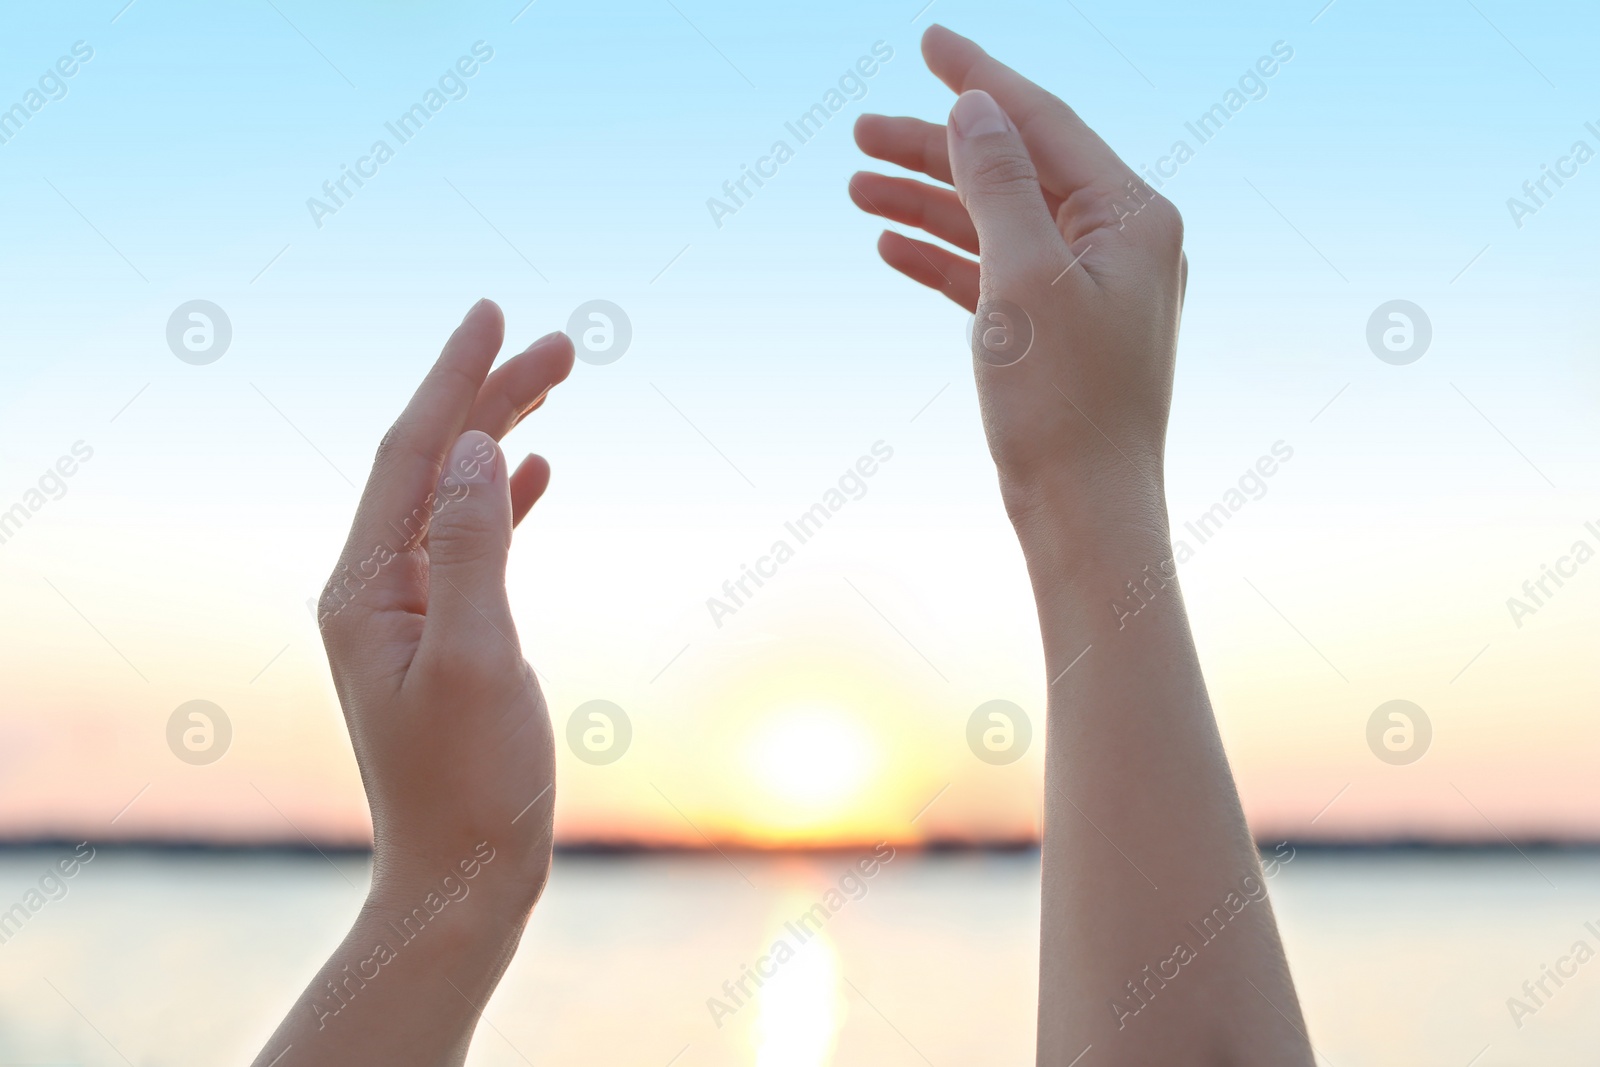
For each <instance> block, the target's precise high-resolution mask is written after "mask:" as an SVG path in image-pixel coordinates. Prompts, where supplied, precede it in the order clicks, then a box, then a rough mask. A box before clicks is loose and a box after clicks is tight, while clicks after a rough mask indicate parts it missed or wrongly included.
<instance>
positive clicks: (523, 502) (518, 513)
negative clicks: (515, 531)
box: [511, 456, 550, 528]
mask: <svg viewBox="0 0 1600 1067" xmlns="http://www.w3.org/2000/svg"><path fill="white" fill-rule="evenodd" d="M549 486H550V464H549V463H548V462H547V461H546V460H545V458H544V457H543V456H528V457H527V458H525V459H524V460H523V461H522V462H521V463H520V464H518V465H517V469H516V470H515V471H513V472H512V474H511V525H512V527H513V528H515V527H517V526H519V525H521V523H522V520H523V519H525V518H527V517H528V512H530V511H532V510H533V505H535V504H537V503H538V502H539V498H540V497H542V496H544V491H545V490H546V489H547V488H549Z"/></svg>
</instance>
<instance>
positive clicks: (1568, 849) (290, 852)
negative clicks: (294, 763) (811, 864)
mask: <svg viewBox="0 0 1600 1067" xmlns="http://www.w3.org/2000/svg"><path fill="white" fill-rule="evenodd" d="M82 840H83V839H82V838H70V837H35V838H13V839H8V840H0V856H4V855H5V854H7V853H18V852H36V851H39V850H41V849H57V848H67V849H70V848H73V847H74V846H76V845H77V844H78V843H79V842H80V841H82ZM91 843H92V844H93V845H94V847H95V848H96V849H100V850H104V851H109V852H114V853H118V852H120V853H134V852H144V853H153V854H160V855H172V856H179V855H230V856H250V855H259V856H270V855H282V856H295V855H307V856H315V855H319V854H320V855H323V856H341V857H355V856H370V855H371V854H372V846H371V845H368V844H362V843H349V842H345V843H339V842H315V843H311V842H306V841H262V842H249V841H243V842H240V841H190V840H163V839H128V840H121V841H116V840H113V841H92V842H91ZM1285 843H1286V844H1288V845H1290V846H1292V847H1293V848H1294V849H1296V850H1297V851H1300V852H1307V853H1311V854H1322V855H1346V854H1348V855H1396V856H1397V855H1404V854H1410V853H1415V854H1432V855H1447V854H1463V855H1465V854H1483V855H1487V854H1494V853H1510V854H1515V853H1518V852H1524V851H1535V852H1538V853H1540V854H1542V855H1549V854H1551V853H1575V854H1582V853H1600V840H1594V841H1564V840H1556V839H1537V840H1524V841H1508V840H1506V839H1504V838H1499V839H1496V840H1493V841H1488V840H1485V841H1427V840H1417V839H1387V840H1386V839H1374V840H1370V841H1361V840H1345V841H1336V840H1308V841H1297V840H1294V839H1293V838H1290V839H1287V840H1286V841H1284V840H1279V841H1270V840H1265V839H1263V840H1260V841H1258V842H1257V847H1259V848H1262V849H1272V848H1274V847H1276V846H1278V845H1279V844H1285ZM872 844H873V843H865V842H860V843H844V844H838V845H826V846H822V845H818V846H807V847H757V846H751V845H743V844H732V843H721V844H719V845H718V846H716V848H715V849H713V848H708V847H705V846H699V847H695V846H689V845H671V844H668V845H651V844H644V843H637V842H608V841H587V842H585V841H575V842H567V843H564V844H557V845H556V847H555V851H556V855H558V856H574V857H576V856H590V857H602V858H604V857H618V858H621V857H636V856H637V857H647V856H662V857H667V856H715V855H717V854H718V853H719V852H720V853H723V854H734V855H740V856H755V857H762V856H771V857H774V858H777V857H783V856H832V855H841V854H851V855H853V854H855V853H856V852H859V851H860V850H861V849H863V848H871V847H872ZM893 844H894V846H895V848H897V849H899V850H901V851H902V852H906V853H910V854H920V855H926V856H951V855H963V854H980V855H1018V854H1023V853H1037V852H1038V851H1039V843H1038V842H1037V841H1034V840H1019V841H991V842H968V841H926V842H913V843H902V842H893Z"/></svg>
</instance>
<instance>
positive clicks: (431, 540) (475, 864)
mask: <svg viewBox="0 0 1600 1067" xmlns="http://www.w3.org/2000/svg"><path fill="white" fill-rule="evenodd" d="M504 334H505V321H504V318H503V317H502V315H501V313H500V309H499V308H498V307H496V306H495V305H494V304H493V303H491V302H489V301H487V300H484V301H481V302H479V303H478V304H477V305H475V306H474V307H473V308H472V310H470V311H469V312H468V313H467V316H466V318H465V319H464V320H463V321H462V323H461V325H460V326H459V327H457V329H456V331H455V333H454V334H453V335H452V336H451V338H450V340H449V341H448V342H447V343H446V344H445V347H444V352H443V354H441V355H440V357H439V360H438V362H437V363H436V364H435V365H434V367H433V369H432V370H431V371H430V372H429V374H428V376H427V378H426V379H425V380H424V381H423V383H422V385H421V386H420V387H419V388H418V390H417V392H416V395H415V396H413V397H412V399H411V402H410V404H409V405H408V406H407V407H406V409H405V411H404V413H402V414H401V416H400V418H399V420H398V421H397V422H396V423H395V424H394V427H393V428H392V429H391V430H390V431H389V433H388V435H387V436H386V437H385V438H384V440H383V443H382V445H381V446H380V447H379V449H378V455H377V458H376V460H375V461H374V463H373V468H372V475H371V478H370V479H369V480H368V482H367V487H366V491H365V493H364V494H363V496H362V499H361V503H360V506H359V507H358V509H357V511H356V518H355V523H354V525H353V526H352V528H351V531H350V538H349V540H348V542H347V543H346V545H345V549H344V552H343V554H342V555H341V557H340V561H339V565H338V567H337V568H336V569H335V571H334V574H333V577H332V578H330V579H329V582H328V585H327V588H326V590H325V591H324V593H323V596H322V600H321V603H320V605H319V622H320V624H321V628H322V634H323V642H324V644H325V645H326V646H327V650H328V660H329V663H330V664H331V666H332V668H333V678H334V684H335V686H336V687H337V689H338V693H339V701H340V703H341V705H342V706H343V708H344V713H345V721H346V723H347V724H348V726H349V729H350V739H351V743H352V744H353V745H354V747H355V753H356V761H357V763H358V764H359V766H360V768H361V779H362V782H363V784H364V785H365V787H366V792H367V799H368V802H369V804H370V806H371V809H372V822H373V836H374V848H373V881H372V888H371V891H370V893H369V895H368V898H367V901H366V904H365V906H364V907H363V908H362V911H361V915H360V917H359V918H358V919H357V921H356V924H355V927H354V928H353V929H352V930H351V933H350V935H349V937H347V938H346V940H345V942H344V943H343V944H342V945H341V946H340V947H339V949H338V950H337V951H336V952H335V953H334V955H333V957H332V958H331V959H330V960H329V961H328V963H327V964H326V965H325V966H324V968H323V970H322V972H321V973H320V974H319V975H318V976H317V977H316V978H315V979H313V981H312V983H311V986H310V987H309V988H308V989H307V990H306V992H305V993H304V994H303V995H302V997H301V999H300V1001H299V1002H298V1003H296V1004H295V1005H294V1007H293V1008H291V1009H290V1011H289V1013H288V1017H287V1018H286V1019H285V1021H284V1023H283V1025H282V1026H281V1027H280V1028H279V1030H278V1032H277V1033H276V1034H274V1035H273V1037H272V1039H271V1040H270V1041H269V1042H268V1044H267V1046H266V1048H265V1049H263V1051H262V1053H261V1056H260V1058H259V1059H258V1060H257V1063H258V1064H267V1063H272V1062H275V1057H277V1056H279V1055H281V1054H282V1053H283V1052H284V1049H285V1048H287V1047H288V1046H289V1045H291V1044H292V1045H293V1046H294V1051H293V1053H292V1057H293V1058H292V1061H291V1060H285V1063H288V1062H293V1063H296V1064H341V1065H344V1064H367V1063H371V1064H385V1065H393V1064H418V1065H421V1064H427V1065H429V1067H432V1065H435V1064H450V1063H460V1062H461V1060H462V1058H463V1057H464V1056H465V1054H466V1049H467V1044H468V1041H469V1040H470V1038H471V1034H472V1029H473V1026H474V1024H475V1023H476V1020H477V1015H478V1012H479V1011H480V1010H481V1008H482V1005H483V1003H484V1001H485V1000H487V998H488V996H489V993H490V992H492V991H493V989H494V987H495V985H496V984H497V983H498V981H499V978H500V975H501V973H502V972H503V971H504V969H505V966H506V964H507V963H508V962H509V961H510V959H511V955H512V953H513V952H514V951H515V948H516V945H517V940H518V938H519V937H520V936H521V933H522V928H523V926H524V924H525V923H526V921H527V917H528V915H529V913H530V912H531V910H532V908H533V905H534V903H535V902H536V901H537V899H538V897H539V894H540V893H541V891H542V890H543V888H544V885H545V881H546V879H547V877H548V874H549V869H550V855H551V821H552V812H553V801H554V784H555V746H554V741H553V735H552V732H551V726H550V718H549V714H548V713H547V711H546V708H545V702H544V697H543V696H542V695H541V693H540V692H539V686H538V683H537V681H536V680H535V677H534V674H533V671H532V670H531V669H530V668H529V666H528V664H527V662H526V661H525V660H524V659H523V656H522V651H521V649H520V647H519V645H518V642H517V632H516V627H515V625H514V624H513V622H512V619H511V609H510V605H509V604H508V602H507V599H506V589H505V568H506V559H507V554H508V551H509V549H510V545H511V531H512V527H513V526H514V525H515V524H516V523H517V522H519V521H520V520H521V519H522V518H523V517H524V516H525V515H526V514H527V513H528V511H529V509H531V508H532V507H533V505H534V503H535V502H536V501H537V500H538V499H539V497H540V495H541V494H542V493H543V492H544V490H545V487H546V486H547V485H548V484H549V480H550V468H549V465H548V464H547V463H545V461H544V460H543V459H541V458H539V457H537V456H529V457H528V458H527V459H525V460H524V461H523V462H522V463H521V464H520V465H519V466H518V467H517V469H516V471H515V472H511V471H509V470H508V469H507V465H506V462H505V457H504V455H503V454H502V453H501V451H500V448H499V446H498V445H497V444H496V441H497V440H498V439H499V438H501V437H503V436H505V434H506V433H507V432H509V431H510V430H511V428H512V427H514V426H515V425H517V423H518V422H520V421H521V420H522V419H523V418H524V417H525V416H526V415H527V414H528V413H529V412H530V411H532V410H533V409H535V408H537V407H538V406H539V405H540V404H541V403H542V402H543V401H544V398H545V395H546V394H547V393H548V392H549V390H550V389H551V388H552V387H554V386H555V385H556V384H558V383H559V382H561V381H562V379H564V378H565V377H566V376H567V374H568V373H569V372H570V371H571V369H572V360H573V349H572V343H571V341H570V340H568V339H567V338H566V337H565V336H564V335H562V334H551V335H550V336H548V337H545V338H542V339H540V340H538V341H536V342H534V343H533V344H532V345H531V346H529V347H528V349H527V350H526V351H524V352H522V353H521V354H519V355H517V356H515V357H513V358H511V359H510V360H508V361H506V363H505V364H503V365H502V366H501V367H500V368H498V369H497V370H495V371H494V373H492V374H491V373H490V372H489V368H490V366H491V365H492V364H493V363H494V360H495V356H496V354H497V353H498V352H499V351H500V345H501V341H502V339H503V338H504Z"/></svg>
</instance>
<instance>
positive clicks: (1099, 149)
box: [922, 25, 1133, 197]
mask: <svg viewBox="0 0 1600 1067" xmlns="http://www.w3.org/2000/svg"><path fill="white" fill-rule="evenodd" d="M922 55H923V58H924V59H925V60H926V61H927V64H928V69H929V70H931V71H932V72H933V73H934V75H935V76H936V77H937V78H938V79H939V80H940V81H942V82H944V83H945V84H946V85H948V86H949V87H950V88H951V89H953V90H954V91H955V92H957V93H965V92H968V91H969V90H972V89H982V90H983V91H985V92H987V93H988V94H989V95H990V96H992V97H994V99H995V100H996V101H997V102H998V103H999V104H1000V106H1001V107H1002V108H1004V109H1005V112H1006V114H1008V115H1010V116H1011V120H1012V122H1014V123H1015V124H1016V127H1017V129H1018V130H1019V131H1020V132H1021V134H1022V140H1023V141H1024V142H1025V143H1026V144H1027V146H1028V151H1029V152H1030V153H1031V154H1032V156H1033V159H1034V162H1035V163H1036V164H1037V166H1038V168H1039V173H1040V174H1041V176H1042V177H1043V179H1044V182H1045V184H1046V185H1047V186H1048V187H1049V188H1050V190H1051V191H1052V192H1055V193H1056V194H1058V195H1060V196H1063V197H1065V196H1067V195H1069V194H1070V193H1072V192H1073V191H1075V190H1077V189H1081V188H1084V187H1085V186H1088V185H1090V184H1092V183H1095V182H1097V181H1098V182H1100V183H1101V184H1106V183H1109V184H1110V185H1112V186H1113V187H1116V188H1120V187H1121V186H1122V184H1123V182H1124V181H1125V180H1126V178H1127V177H1128V176H1130V175H1131V174H1132V173H1133V172H1132V171H1131V170H1129V169H1128V167H1127V165H1126V164H1124V163H1123V162H1122V160H1120V159H1118V158H1117V154H1116V153H1115V152H1113V151H1112V150H1111V148H1110V146H1108V145H1107V144H1106V143H1105V142H1104V141H1102V140H1101V139H1100V137H1099V135H1098V134H1096V133H1095V132H1094V131H1093V130H1091V129H1090V128H1089V127H1088V125H1086V124H1085V123H1084V121H1083V120H1082V119H1081V118H1079V117H1078V114H1077V112H1075V111H1073V110H1072V108H1070V107H1068V106H1067V105H1066V104H1064V103H1063V102H1062V101H1061V100H1059V99H1058V98H1056V97H1055V96H1053V95H1051V94H1050V93H1048V92H1046V91H1045V90H1043V89H1041V88H1040V87H1039V86H1037V85H1035V84H1034V83H1033V82H1031V81H1029V80H1028V79H1027V78H1024V77H1023V76H1022V75H1020V74H1018V73H1017V72H1016V71H1014V70H1012V69H1011V68H1010V67H1008V66H1006V65H1005V64H1004V63H1001V62H1000V61H998V60H996V59H994V58H993V57H991V56H990V55H989V54H988V53H987V52H985V51H984V50H983V49H982V48H980V47H978V45H977V44H975V43H974V42H972V41H970V40H968V39H967V38H965V37H963V36H961V35H960V34H958V33H954V32H952V31H950V30H947V29H945V28H944V27H943V26H939V25H933V26H929V27H928V31H927V32H926V33H924V34H923V35H922Z"/></svg>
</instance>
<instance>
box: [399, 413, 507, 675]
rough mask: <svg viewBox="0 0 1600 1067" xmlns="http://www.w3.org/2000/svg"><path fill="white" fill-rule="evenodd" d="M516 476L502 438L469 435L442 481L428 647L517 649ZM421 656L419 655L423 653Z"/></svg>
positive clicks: (432, 536)
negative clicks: (511, 584)
mask: <svg viewBox="0 0 1600 1067" xmlns="http://www.w3.org/2000/svg"><path fill="white" fill-rule="evenodd" d="M510 484H511V479H510V476H509V472H508V471H507V470H506V461H505V456H504V455H502V454H501V452H500V448H499V446H498V445H496V444H495V441H494V438H492V437H490V436H489V435H488V434H486V433H484V432H483V431H481V430H468V431H467V432H466V433H463V434H461V435H460V436H459V437H458V438H457V439H456V441H455V444H454V446H453V447H452V448H451V450H450V457H449V460H448V461H447V463H446V464H445V469H444V473H443V476H442V477H441V478H440V479H439V482H438V489H437V494H438V504H437V505H436V508H435V514H434V516H433V523H432V525H431V527H430V528H429V530H428V618H427V623H426V625H425V626H424V628H423V633H422V642H423V645H424V646H427V645H430V644H431V645H433V646H434V647H435V648H439V647H441V646H442V647H443V648H445V649H450V650H455V649H475V650H483V649H499V648H500V647H501V643H502V642H509V643H511V644H512V647H513V648H515V636H514V634H515V629H514V627H513V626H512V623H511V607H510V604H509V603H508V602H507V600H506V556H507V553H508V552H509V551H510V548H511V491H510ZM420 654H421V653H419V655H420Z"/></svg>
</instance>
